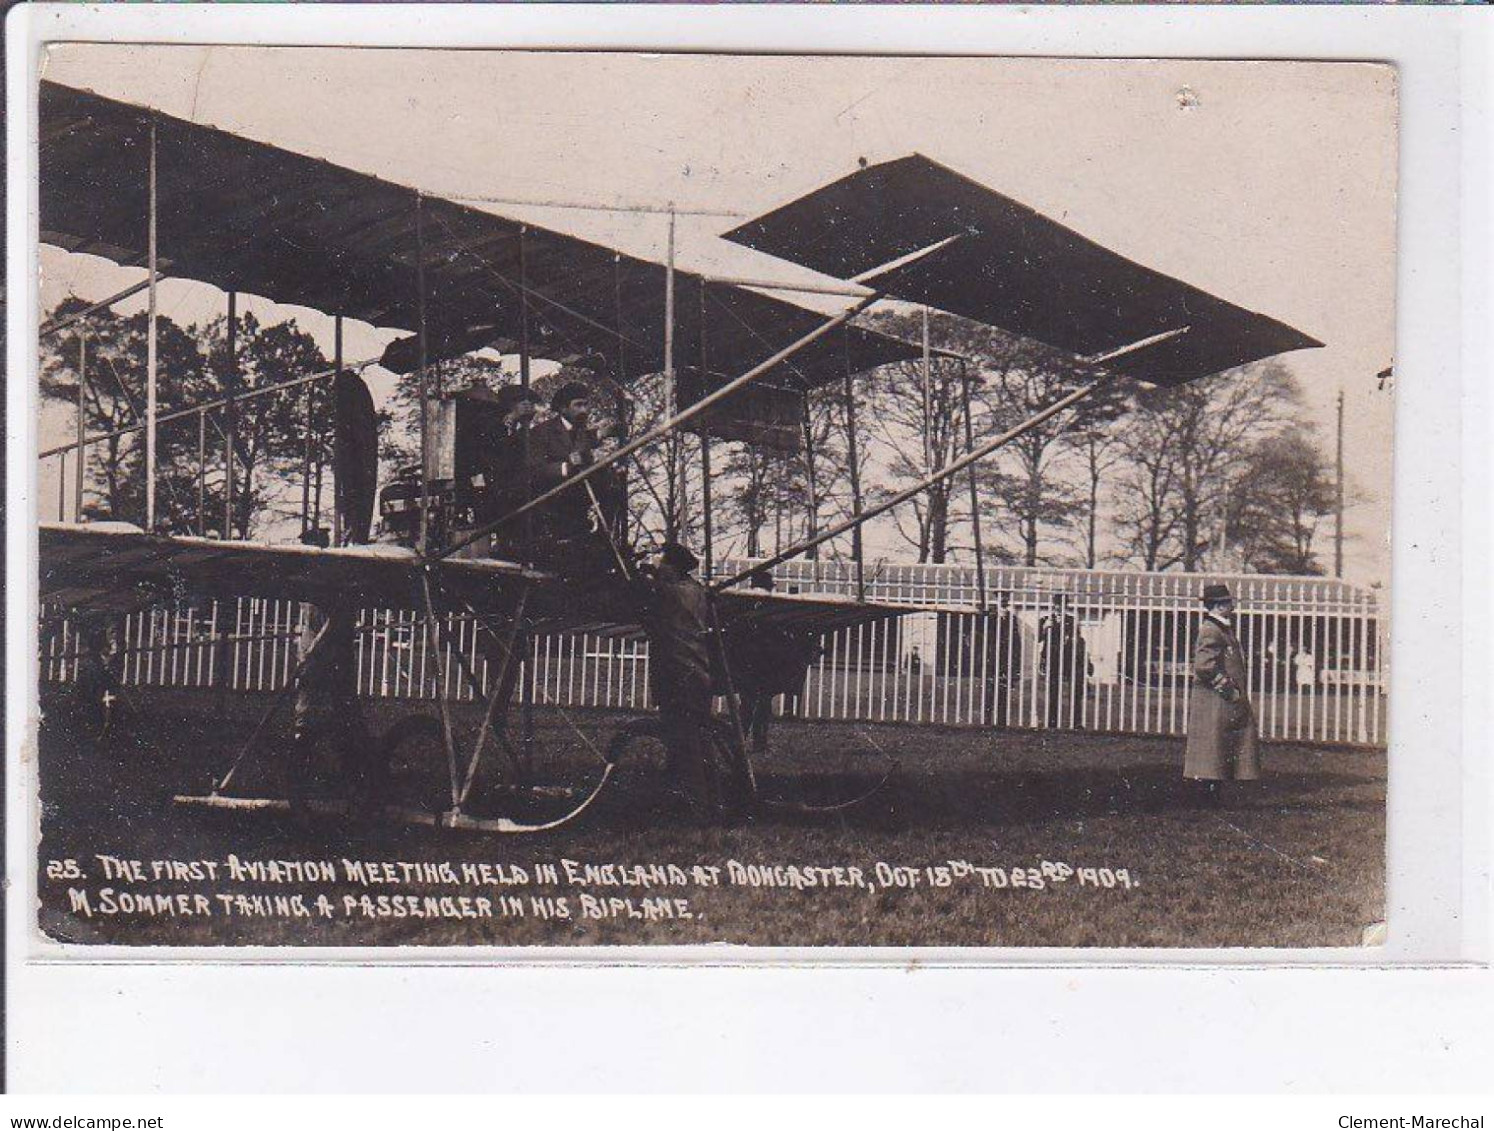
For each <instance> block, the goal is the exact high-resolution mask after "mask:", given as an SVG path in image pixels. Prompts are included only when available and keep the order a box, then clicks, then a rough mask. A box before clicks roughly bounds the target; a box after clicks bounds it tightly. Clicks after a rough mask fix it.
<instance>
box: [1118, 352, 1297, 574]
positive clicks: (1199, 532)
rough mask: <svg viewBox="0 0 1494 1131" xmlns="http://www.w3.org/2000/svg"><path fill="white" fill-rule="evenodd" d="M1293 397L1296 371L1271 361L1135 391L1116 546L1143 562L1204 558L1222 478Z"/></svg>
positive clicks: (1187, 562) (1198, 564) (1150, 565)
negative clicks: (1118, 537) (1119, 539)
mask: <svg viewBox="0 0 1494 1131" xmlns="http://www.w3.org/2000/svg"><path fill="white" fill-rule="evenodd" d="M1299 402H1300V392H1299V390H1298V387H1297V384H1296V380H1295V378H1293V376H1292V374H1291V371H1290V370H1289V369H1287V367H1286V366H1285V365H1283V364H1281V363H1280V362H1277V361H1266V362H1259V363H1256V364H1254V365H1248V366H1245V367H1243V368H1241V369H1237V370H1233V371H1230V372H1228V373H1222V374H1219V375H1218V376H1215V377H1209V378H1205V379H1203V380H1200V381H1193V382H1190V383H1188V384H1186V385H1182V386H1178V387H1175V388H1157V389H1150V390H1147V391H1145V392H1142V393H1140V394H1139V395H1138V397H1137V410H1136V413H1135V416H1134V417H1133V419H1132V420H1131V421H1130V423H1129V424H1128V426H1127V428H1126V429H1125V431H1124V444H1123V451H1124V468H1125V469H1124V472H1123V476H1122V484H1121V485H1122V491H1121V497H1122V500H1123V501H1122V504H1121V507H1120V509H1119V511H1118V513H1117V516H1116V528H1117V531H1118V533H1119V534H1120V538H1121V542H1122V555H1121V556H1122V557H1123V558H1124V559H1125V560H1127V561H1132V562H1136V563H1139V564H1141V565H1142V566H1144V567H1145V568H1146V569H1150V570H1156V569H1167V568H1170V567H1171V566H1174V565H1180V566H1182V568H1183V569H1184V570H1185V571H1187V572H1190V573H1196V572H1198V571H1199V570H1200V569H1202V568H1204V565H1205V564H1206V562H1207V559H1208V555H1209V548H1210V541H1211V539H1210V534H1211V532H1212V530H1213V528H1214V526H1215V525H1216V524H1217V521H1218V520H1219V518H1220V517H1222V516H1223V514H1224V513H1225V507H1226V505H1227V498H1228V491H1229V486H1230V484H1231V483H1232V482H1233V481H1234V480H1235V479H1236V478H1237V476H1238V473H1239V471H1240V469H1241V467H1242V465H1243V463H1244V461H1245V460H1246V459H1247V457H1248V456H1249V454H1250V452H1251V450H1252V446H1253V444H1254V443H1255V442H1257V441H1259V440H1260V439H1262V438H1264V437H1266V436H1268V435H1270V434H1271V433H1272V432H1273V431H1275V430H1277V429H1279V428H1280V427H1281V426H1282V424H1283V422H1284V421H1285V420H1287V419H1288V418H1289V417H1290V414H1291V411H1292V409H1293V408H1294V407H1295V406H1296V405H1297V404H1298V403H1299Z"/></svg>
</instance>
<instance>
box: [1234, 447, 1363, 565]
mask: <svg viewBox="0 0 1494 1131" xmlns="http://www.w3.org/2000/svg"><path fill="white" fill-rule="evenodd" d="M1335 501H1336V496H1335V491H1334V482H1333V472H1332V469H1331V467H1330V466H1329V463H1328V460H1327V458H1326V457H1325V455H1324V453H1323V451H1322V449H1321V448H1319V446H1318V445H1317V443H1316V442H1315V441H1314V439H1313V436H1312V433H1311V432H1310V431H1309V430H1308V429H1306V428H1303V427H1300V426H1291V427H1288V428H1287V429H1285V430H1284V431H1282V432H1281V433H1280V434H1278V435H1274V436H1268V437H1266V438H1265V439H1263V440H1260V441H1259V442H1257V443H1256V444H1254V445H1253V446H1252V447H1251V449H1250V451H1249V453H1248V454H1247V456H1246V458H1245V460H1244V462H1243V465H1242V467H1241V469H1240V474H1239V475H1238V476H1237V477H1236V481H1235V483H1234V484H1233V486H1232V488H1231V490H1230V495H1229V508H1228V531H1229V534H1230V536H1231V541H1232V542H1233V544H1234V546H1235V548H1237V550H1238V552H1239V553H1240V555H1241V558H1242V560H1243V562H1244V564H1245V566H1246V568H1247V569H1251V570H1256V571H1259V572H1261V573H1295V574H1320V573H1322V572H1323V567H1322V566H1321V565H1319V564H1318V560H1317V556H1316V554H1315V553H1314V552H1313V541H1314V539H1315V537H1316V535H1317V532H1318V527H1319V524H1320V523H1321V522H1322V521H1323V519H1325V518H1328V517H1330V516H1331V515H1332V514H1333V510H1334V504H1335Z"/></svg>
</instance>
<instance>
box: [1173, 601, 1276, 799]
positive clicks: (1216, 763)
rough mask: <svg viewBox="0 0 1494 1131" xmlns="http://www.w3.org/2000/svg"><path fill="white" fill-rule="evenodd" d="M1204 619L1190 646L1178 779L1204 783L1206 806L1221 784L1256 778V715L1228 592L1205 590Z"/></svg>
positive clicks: (1258, 755)
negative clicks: (1184, 744) (1183, 743)
mask: <svg viewBox="0 0 1494 1131" xmlns="http://www.w3.org/2000/svg"><path fill="white" fill-rule="evenodd" d="M1203 603H1204V617H1203V622H1202V623H1201V624H1200V625H1199V626H1198V635H1197V637H1196V639H1195V640H1194V644H1193V686H1192V689H1191V690H1190V692H1189V695H1188V746H1187V752H1186V754H1185V756H1184V759H1183V776H1184V777H1185V778H1188V779H1189V780H1192V781H1198V782H1202V783H1203V788H1204V790H1205V793H1206V796H1207V798H1208V800H1209V801H1210V802H1211V803H1218V801H1219V800H1220V785H1219V783H1220V782H1223V781H1254V780H1256V779H1257V778H1259V777H1260V776H1261V765H1260V751H1259V748H1258V745H1257V741H1256V728H1255V709H1254V708H1253V707H1252V705H1251V702H1250V698H1249V696H1248V695H1247V694H1246V690H1245V688H1246V682H1245V653H1244V651H1243V650H1242V649H1241V648H1240V640H1239V637H1237V636H1236V635H1235V625H1234V617H1235V602H1234V597H1233V596H1232V595H1231V594H1230V591H1229V587H1228V586H1225V585H1221V584H1218V583H1214V584H1210V585H1205V586H1204V591H1203Z"/></svg>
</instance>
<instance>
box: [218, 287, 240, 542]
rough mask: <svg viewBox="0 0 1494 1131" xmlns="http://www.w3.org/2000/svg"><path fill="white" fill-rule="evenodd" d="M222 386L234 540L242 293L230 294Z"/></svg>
mask: <svg viewBox="0 0 1494 1131" xmlns="http://www.w3.org/2000/svg"><path fill="white" fill-rule="evenodd" d="M223 384H224V385H225V386H226V387H227V389H228V400H227V403H225V404H224V406H223V532H222V537H223V538H224V539H229V538H232V537H233V456H234V451H233V449H234V438H235V436H236V435H237V433H238V426H239V425H238V414H237V413H236V412H235V411H234V403H233V399H234V397H235V396H237V395H238V391H239V292H238V291H229V292H228V371H227V372H226V373H225V374H224V377H223Z"/></svg>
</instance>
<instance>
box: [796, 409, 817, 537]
mask: <svg viewBox="0 0 1494 1131" xmlns="http://www.w3.org/2000/svg"><path fill="white" fill-rule="evenodd" d="M799 427H800V428H801V429H802V431H803V433H804V489H805V491H806V492H807V493H808V495H809V498H808V500H807V501H808V506H807V507H806V508H805V511H804V518H805V531H806V533H807V534H808V535H809V540H810V541H811V542H814V545H813V546H811V547H810V554H809V557H810V560H812V561H813V560H818V558H819V556H820V555H819V553H818V552H817V550H816V547H818V546H819V543H818V542H815V541H814V537H815V535H816V534H818V533H819V530H820V488H819V484H818V483H817V482H816V481H815V474H814V471H815V466H814V422H813V421H812V420H810V418H809V390H808V389H806V390H805V391H804V411H803V413H802V414H801V415H800V418H799Z"/></svg>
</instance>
